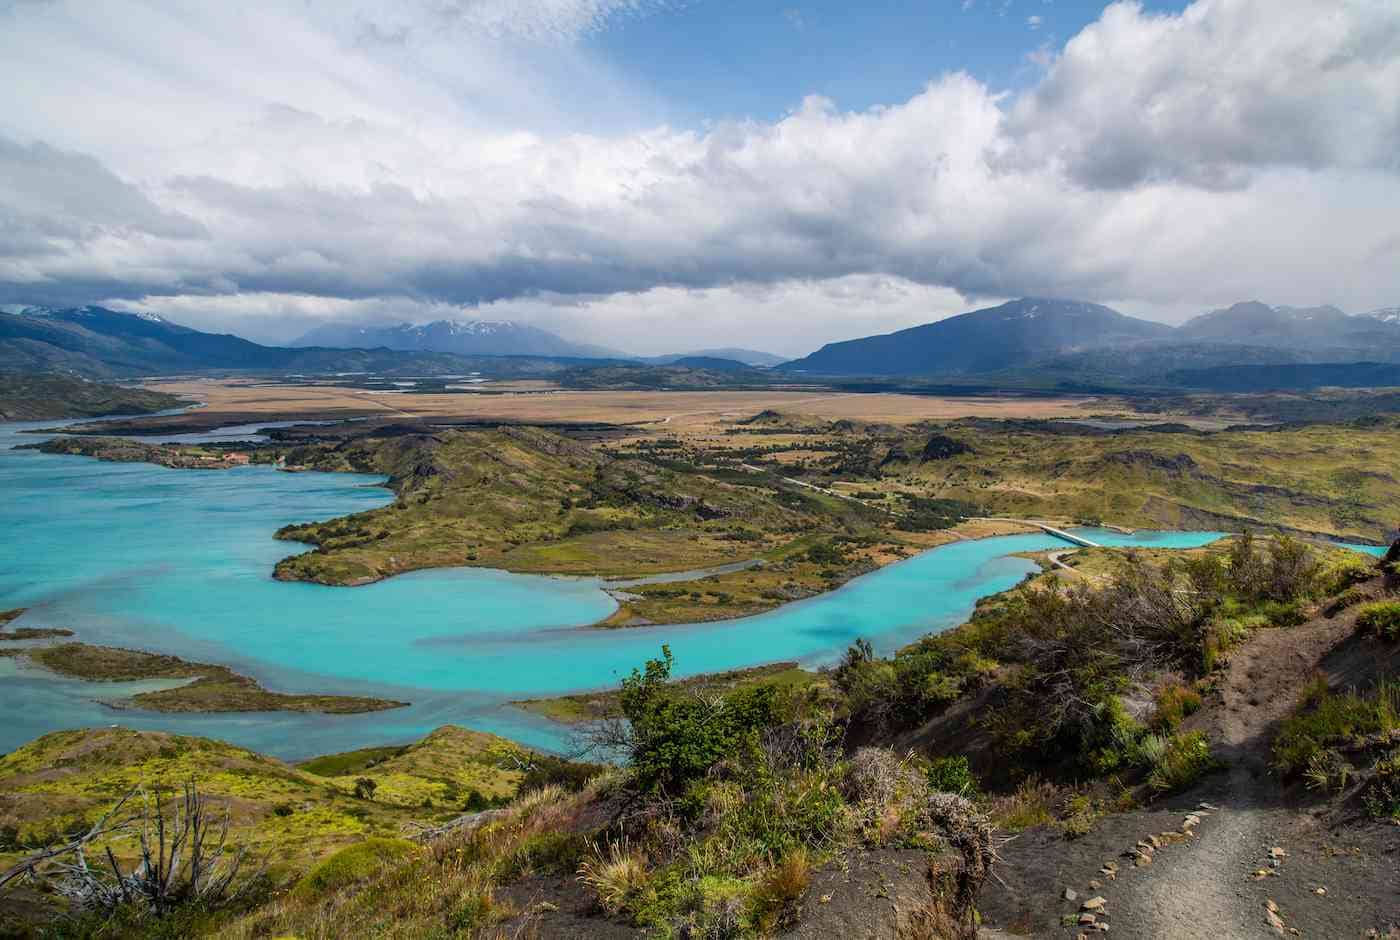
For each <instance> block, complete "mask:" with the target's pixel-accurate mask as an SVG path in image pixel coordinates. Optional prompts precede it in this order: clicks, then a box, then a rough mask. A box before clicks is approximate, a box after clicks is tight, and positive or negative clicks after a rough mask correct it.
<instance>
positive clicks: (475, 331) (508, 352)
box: [290, 320, 627, 359]
mask: <svg viewBox="0 0 1400 940" xmlns="http://www.w3.org/2000/svg"><path fill="white" fill-rule="evenodd" d="M290 345H291V346H293V347H303V346H320V347H330V348H337V349H380V348H382V349H396V350H400V351H405V352H439V353H455V354H457V355H460V356H573V357H579V358H593V359H599V358H601V359H622V358H627V357H626V356H625V355H624V354H623V353H620V352H618V351H616V350H614V349H608V348H606V347H603V346H594V345H590V344H587V343H574V342H570V341H569V340H566V339H564V338H563V337H561V336H558V335H556V334H554V333H551V332H549V331H548V330H542V329H540V328H539V327H536V326H530V325H529V324H527V323H517V322H515V321H514V320H436V321H434V322H432V323H396V324H393V325H386V326H375V325H371V326H354V325H350V324H343V323H327V324H323V325H322V326H318V327H316V328H315V329H313V330H311V331H309V332H308V333H306V334H305V335H303V336H301V337H300V338H298V339H296V340H294V341H293V342H292V343H291V344H290Z"/></svg>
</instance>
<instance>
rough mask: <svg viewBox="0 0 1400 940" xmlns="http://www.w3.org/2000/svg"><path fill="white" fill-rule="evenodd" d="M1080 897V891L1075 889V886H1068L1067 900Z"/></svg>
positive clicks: (1066, 891) (1066, 890)
mask: <svg viewBox="0 0 1400 940" xmlns="http://www.w3.org/2000/svg"><path fill="white" fill-rule="evenodd" d="M1078 897H1079V892H1078V891H1076V890H1074V889H1073V888H1066V889H1065V900H1066V901H1073V900H1076V899H1077V898H1078Z"/></svg>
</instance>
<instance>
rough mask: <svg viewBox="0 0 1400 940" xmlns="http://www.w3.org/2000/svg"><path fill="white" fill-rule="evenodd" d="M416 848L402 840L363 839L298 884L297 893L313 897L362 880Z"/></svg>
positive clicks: (319, 866) (308, 873)
mask: <svg viewBox="0 0 1400 940" xmlns="http://www.w3.org/2000/svg"><path fill="white" fill-rule="evenodd" d="M417 852H418V846H416V845H414V844H413V843H412V842H409V841H407V840H405V839H366V840H365V841H363V842H357V843H356V844H354V845H351V846H348V847H346V848H343V849H341V850H340V851H339V852H336V853H335V854H334V855H332V856H330V857H329V858H327V859H325V860H324V861H322V862H321V863H320V864H319V865H317V866H316V867H315V868H313V869H311V871H309V872H307V873H306V875H305V876H303V877H302V879H301V880H300V881H299V882H297V886H296V889H295V892H296V894H298V895H300V896H302V897H308V898H309V897H315V896H318V895H324V894H330V893H332V892H334V891H339V890H340V889H341V888H345V887H347V886H349V885H352V884H355V883H356V882H360V881H364V880H365V879H367V878H370V877H372V876H374V875H376V874H378V873H379V872H380V871H382V870H383V869H384V868H385V866H387V865H390V864H393V863H396V862H402V861H403V860H405V859H407V858H411V857H412V856H413V855H415V854H417Z"/></svg>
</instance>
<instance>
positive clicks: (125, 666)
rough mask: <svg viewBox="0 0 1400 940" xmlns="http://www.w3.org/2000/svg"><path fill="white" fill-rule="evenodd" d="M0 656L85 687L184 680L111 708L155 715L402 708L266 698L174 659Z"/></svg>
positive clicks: (54, 652)
mask: <svg viewBox="0 0 1400 940" xmlns="http://www.w3.org/2000/svg"><path fill="white" fill-rule="evenodd" d="M17 632H18V631H17ZM64 633H66V631H61V632H58V633H57V634H55V632H54V631H37V632H36V633H35V634H34V635H31V636H28V637H22V638H26V639H37V638H39V637H40V635H63V634H64ZM69 635H71V634H69ZM17 638H21V637H17ZM0 655H6V656H13V657H17V658H22V659H25V660H28V661H30V662H32V663H35V664H36V665H39V666H42V667H43V668H45V669H47V670H49V671H50V672H54V673H57V674H58V675H61V676H67V677H68V678H71V679H84V680H87V681H89V682H138V681H143V680H150V679H171V680H181V679H183V680H188V681H186V682H185V683H184V684H182V685H178V686H175V687H173V688H168V689H160V690H158V691H149V692H141V693H138V694H136V695H133V696H132V697H131V698H129V699H123V700H120V701H118V702H116V703H113V707H116V708H142V709H148V710H150V711H157V712H268V711H285V712H320V713H323V714H334V715H349V714H358V713H362V712H373V711H383V710H384V709H389V708H400V707H402V706H403V705H404V704H406V703H404V702H391V701H387V700H385V699H377V698H362V697H358V696H348V695H306V694H292V693H282V692H269V691H268V690H267V689H264V688H263V687H262V686H261V685H259V684H258V683H257V681H256V680H254V679H251V678H249V677H248V676H242V675H239V674H238V673H236V672H234V671H233V670H231V669H229V668H228V667H227V666H215V665H210V664H208V663H192V662H186V661H185V660H183V659H179V658H177V657H175V656H166V655H162V654H158V653H146V652H141V651H139V650H127V649H115V648H112V647H107V646H92V645H90V644H87V643H63V644H59V645H56V646H29V647H23V648H19V649H6V650H4V651H3V653H0Z"/></svg>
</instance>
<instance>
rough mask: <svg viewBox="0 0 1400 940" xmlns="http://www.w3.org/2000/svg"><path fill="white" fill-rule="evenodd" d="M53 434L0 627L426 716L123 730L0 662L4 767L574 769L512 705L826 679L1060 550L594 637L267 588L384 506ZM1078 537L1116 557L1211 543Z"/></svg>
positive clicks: (513, 584)
mask: <svg viewBox="0 0 1400 940" xmlns="http://www.w3.org/2000/svg"><path fill="white" fill-rule="evenodd" d="M50 424H51V423H50ZM37 426H38V425H29V426H25V425H13V424H11V425H0V492H3V493H4V494H5V499H4V501H3V504H0V531H3V532H5V534H6V538H5V539H4V540H3V541H2V542H0V609H6V608H12V607H28V608H30V610H29V612H28V613H27V614H25V616H24V617H22V618H21V619H20V620H18V621H16V625H17V626H26V625H27V626H45V625H48V626H60V627H68V628H71V629H74V630H76V631H78V633H79V637H80V638H81V639H82V640H84V641H87V642H91V643H99V644H108V645H119V646H131V647H139V648H145V649H151V650H156V651H160V652H166V653H173V654H175V655H178V656H183V657H185V658H190V659H199V660H203V661H206V662H217V663H224V664H227V665H229V666H232V667H233V668H235V669H238V670H239V671H241V672H244V673H247V674H249V675H252V676H255V677H256V678H257V679H259V680H260V681H262V682H263V683H264V684H265V685H267V686H268V687H269V688H273V689H276V690H280V691H307V692H337V693H346V694H359V695H377V696H382V697H390V698H395V699H399V700H403V701H408V702H412V703H413V705H412V706H411V707H410V708H404V709H398V710H395V711H389V712H380V713H376V714H371V715H351V716H306V715H289V714H257V715H189V716H184V715H160V714H152V713H144V712H139V711H114V710H112V709H110V708H108V707H107V706H105V705H103V704H101V703H100V701H98V697H99V695H103V696H108V697H110V696H111V695H112V694H114V692H116V691H119V690H114V689H103V688H102V687H101V686H99V685H95V684H91V683H82V682H74V681H68V680H61V679H57V678H55V677H53V676H51V675H49V674H47V673H45V672H42V671H39V670H34V669H20V668H17V667H16V666H15V665H14V663H13V662H12V661H5V660H0V684H3V685H2V687H3V688H4V690H5V691H4V695H3V700H2V702H0V751H6V750H10V749H12V748H14V747H15V746H17V745H19V744H22V743H24V742H25V741H28V740H30V739H32V738H34V737H36V736H38V735H40V734H43V733H46V732H49V731H53V730H57V729H60V728H73V727H85V726H92V725H103V724H113V723H120V724H122V725H126V726H129V727H139V728H158V729H163V730H169V731H176V732H180V733H186V734H202V735H207V736H210V737H217V738H221V739H224V740H228V741H232V742H234V743H237V744H241V745H244V746H247V747H251V748H255V749H257V750H260V751H264V752H267V753H271V754H275V755H277V756H280V757H285V758H299V757H307V756H311V755H314V754H324V753H330V752H334V751H341V750H347V749H351V748H357V747H365V746H368V745H373V744H383V743H392V742H402V741H408V740H411V739H413V738H416V737H418V736H421V735H422V734H425V733H426V732H428V731H430V730H432V729H433V728H435V727H437V726H439V725H442V724H444V723H448V722H453V723H458V724H463V725H467V726H470V727H473V728H478V729H481V730H484V731H492V732H496V733H498V734H503V735H506V736H508V737H512V738H515V739H517V740H520V741H523V742H525V743H528V744H532V745H536V746H539V747H546V748H552V749H562V748H564V747H566V745H567V736H568V732H567V730H566V729H562V728H561V727H560V726H558V725H555V724H553V723H550V722H547V721H544V720H542V719H538V718H535V717H533V716H530V715H528V714H525V713H523V712H521V711H519V710H518V709H515V708H512V707H510V706H509V705H508V702H509V701H510V700H512V699H520V698H526V697H536V696H541V695H549V694H556V693H562V692H571V691H579V690H585V689H594V688H602V687H608V686H611V685H613V684H615V683H616V682H617V681H618V679H619V678H620V677H622V676H623V675H625V674H626V673H627V672H628V671H630V670H631V669H632V668H633V667H634V666H637V665H639V664H640V663H642V662H643V661H644V660H645V659H647V658H648V657H654V656H656V655H657V654H658V652H659V650H660V647H661V644H663V643H669V644H670V645H671V648H672V650H673V651H674V652H675V655H676V661H677V666H678V669H679V671H680V672H681V673H682V674H686V675H689V674H694V673H700V672H713V671H716V670H723V669H733V668H738V667H743V666H751V665H756V664H760V663H766V662H774V661H779V660H799V661H801V662H803V663H804V664H807V665H812V666H816V665H821V664H825V663H829V662H832V661H834V660H836V659H838V658H839V657H840V655H841V653H842V651H844V650H845V648H846V647H847V646H848V645H849V644H850V643H851V642H852V641H854V640H855V639H856V638H858V637H865V638H867V639H869V640H871V641H872V642H873V643H874V644H875V646H876V648H877V649H879V650H883V651H888V650H892V649H894V648H897V647H899V646H901V645H903V644H906V643H908V642H910V641H912V640H914V639H916V638H917V637H919V636H921V635H923V634H926V633H930V632H934V631H938V630H943V629H947V628H949V627H951V626H955V625H956V624H958V623H960V622H962V621H963V620H964V619H965V618H966V616H967V614H968V613H969V612H970V611H971V609H972V607H973V605H974V604H975V602H976V601H977V599H978V598H980V597H982V596H985V595H987V594H990V593H994V592H997V591H1002V590H1005V589H1007V588H1009V587H1011V586H1013V585H1014V584H1016V582H1017V581H1019V580H1020V579H1021V578H1022V577H1024V576H1025V574H1026V573H1028V572H1030V571H1032V570H1034V567H1035V566H1034V565H1033V564H1032V563H1031V562H1029V561H1027V560H1025V559H1020V558H1013V557H1008V556H1009V554H1010V553H1012V552H1019V551H1027V550H1034V549H1043V548H1050V547H1054V546H1057V545H1063V544H1064V543H1062V542H1059V541H1057V540H1056V539H1054V538H1052V537H1050V536H1045V535H1017V536H1006V537H1001V538H993V539H984V540H980V541H973V542H959V543H954V544H952V545H947V546H943V547H941V548H936V549H933V550H931V551H927V552H924V553H922V554H920V555H918V556H916V557H914V558H911V559H908V560H906V561H903V562H900V563H898V564H894V565H890V566H888V567H886V568H883V569H881V570H879V571H876V572H874V573H872V574H869V575H866V576H864V577H862V578H859V579H857V580H855V581H853V582H851V583H850V584H848V585H846V586H845V587H843V588H841V589H840V590H838V591H835V592H832V593H830V594H826V595H823V596H821V597H817V598H813V599H810V600H807V601H802V602H799V603H796V604H791V605H788V606H786V607H783V608H780V609H778V610H775V611H772V612H769V613H766V614H762V615H759V616H755V617H750V618H746V619H743V620H735V621H728V622H724V623H717V624H698V625H684V626H666V627H643V628H635V629H629V630H595V629H591V628H589V627H588V626H587V625H588V624H591V623H593V622H595V621H597V620H599V619H601V618H603V617H606V616H607V615H608V614H610V613H611V612H612V611H613V610H614V608H615V604H614V602H613V600H612V599H611V598H610V597H609V596H608V595H607V594H606V593H605V592H604V591H603V590H602V589H601V587H600V585H599V583H598V582H596V581H593V580H590V579H562V578H545V577H539V576H530V575H513V574H508V573H505V572H499V571H489V570H481V569H446V570H437V571H427V572H418V573H414V574H409V575H404V576H400V577H397V578H392V579H390V580H388V581H383V582H380V583H378V584H373V585H368V586H365V587H357V588H337V587H323V586H320V585H311V584H295V583H292V584H288V583H282V582H278V581H275V580H273V578H272V577H271V573H272V568H273V565H274V563H275V562H276V561H277V560H278V559H279V558H281V557H283V556H285V555H287V554H290V553H291V552H292V551H294V550H296V549H297V546H295V545H291V544H288V543H286V542H278V541H276V540H275V539H273V537H272V534H273V532H275V531H276V530H277V528H279V527H280V526H282V525H286V524H288V523H291V522H302V521H307V520H313V519H324V518H329V517H332V516H339V515H344V514H346V513H351V512H356V511H360V510H364V509H370V508H373V507H375V506H379V505H382V504H384V503H387V502H389V501H390V495H389V493H388V491H387V490H385V489H384V488H382V487H380V486H377V485H375V484H376V483H378V482H379V479H378V478H376V477H370V476H361V475H355V474H321V473H298V474H290V473H279V472H277V471H274V470H272V469H270V468H263V467H245V468H238V469H234V470H224V471H197V470H170V469H166V468H163V467H155V466H148V465H146V464H114V463H103V462H100V461H97V460H92V459H89V458H84V457H71V456H58V455H47V454H40V453H38V452H36V451H17V450H14V449H12V448H13V447H14V445H15V444H16V443H27V442H32V441H35V440H40V439H41V438H38V437H36V436H34V435H29V434H22V433H20V432H21V431H23V430H24V429H25V428H26V427H37ZM252 430H253V429H251V428H248V429H238V432H237V433H233V432H229V431H223V432H220V433H219V434H218V435H217V439H229V438H230V437H246V436H247V435H248V433H249V432H251V431H252ZM198 437H200V438H203V439H212V438H215V437H216V435H199V436H198ZM1078 531H1081V532H1083V533H1085V534H1087V535H1088V537H1090V538H1092V539H1094V540H1096V541H1099V542H1102V543H1104V544H1113V545H1141V546H1171V547H1189V546H1196V545H1201V544H1205V543H1207V542H1209V541H1211V540H1213V539H1214V538H1216V537H1217V535H1216V534H1214V533H1202V532H1177V533H1173V532H1141V533H1138V534H1136V535H1131V536H1126V535H1121V534H1118V533H1114V532H1109V531H1105V530H1097V529H1095V530H1078Z"/></svg>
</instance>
